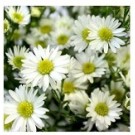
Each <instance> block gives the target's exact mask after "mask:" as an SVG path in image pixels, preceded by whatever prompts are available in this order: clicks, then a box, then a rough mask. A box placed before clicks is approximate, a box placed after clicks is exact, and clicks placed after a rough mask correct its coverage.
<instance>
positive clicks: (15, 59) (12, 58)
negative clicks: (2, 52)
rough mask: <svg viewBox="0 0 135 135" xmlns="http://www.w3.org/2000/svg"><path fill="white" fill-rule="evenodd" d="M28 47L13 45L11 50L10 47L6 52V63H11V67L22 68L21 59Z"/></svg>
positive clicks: (23, 57)
mask: <svg viewBox="0 0 135 135" xmlns="http://www.w3.org/2000/svg"><path fill="white" fill-rule="evenodd" d="M28 51H29V49H26V48H25V47H21V46H14V48H13V51H12V50H11V49H9V50H8V53H6V55H7V57H8V63H9V64H10V65H12V68H13V69H21V68H22V63H23V62H22V60H23V59H25V57H26V54H27V53H28Z"/></svg>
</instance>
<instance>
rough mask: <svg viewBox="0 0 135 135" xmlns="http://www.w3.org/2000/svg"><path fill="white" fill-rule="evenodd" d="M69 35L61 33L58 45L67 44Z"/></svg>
mask: <svg viewBox="0 0 135 135" xmlns="http://www.w3.org/2000/svg"><path fill="white" fill-rule="evenodd" d="M68 39H69V37H68V36H67V35H64V34H63V35H60V36H58V38H57V43H58V45H65V44H66V43H67V42H68Z"/></svg>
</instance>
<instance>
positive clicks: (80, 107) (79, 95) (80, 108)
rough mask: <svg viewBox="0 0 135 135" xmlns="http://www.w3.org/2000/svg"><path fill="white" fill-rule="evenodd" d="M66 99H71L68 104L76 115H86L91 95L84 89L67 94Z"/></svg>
mask: <svg viewBox="0 0 135 135" xmlns="http://www.w3.org/2000/svg"><path fill="white" fill-rule="evenodd" d="M64 100H65V101H69V103H68V106H69V108H70V109H71V111H72V112H74V113H75V114H76V115H81V116H84V115H86V110H85V109H86V106H87V104H88V103H89V97H88V95H87V94H86V92H85V91H83V90H76V91H74V92H72V93H70V94H65V98H64Z"/></svg>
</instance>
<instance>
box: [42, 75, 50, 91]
mask: <svg viewBox="0 0 135 135" xmlns="http://www.w3.org/2000/svg"><path fill="white" fill-rule="evenodd" d="M43 85H44V89H45V90H46V89H47V88H48V87H49V77H48V75H45V76H44V78H43Z"/></svg>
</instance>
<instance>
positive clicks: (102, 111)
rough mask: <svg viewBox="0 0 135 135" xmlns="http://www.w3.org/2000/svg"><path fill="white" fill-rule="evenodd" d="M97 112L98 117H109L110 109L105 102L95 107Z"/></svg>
mask: <svg viewBox="0 0 135 135" xmlns="http://www.w3.org/2000/svg"><path fill="white" fill-rule="evenodd" d="M95 111H96V113H97V114H98V115H101V116H106V115H108V112H109V108H108V106H107V105H106V103H104V102H101V103H98V104H97V105H96V107H95Z"/></svg>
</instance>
